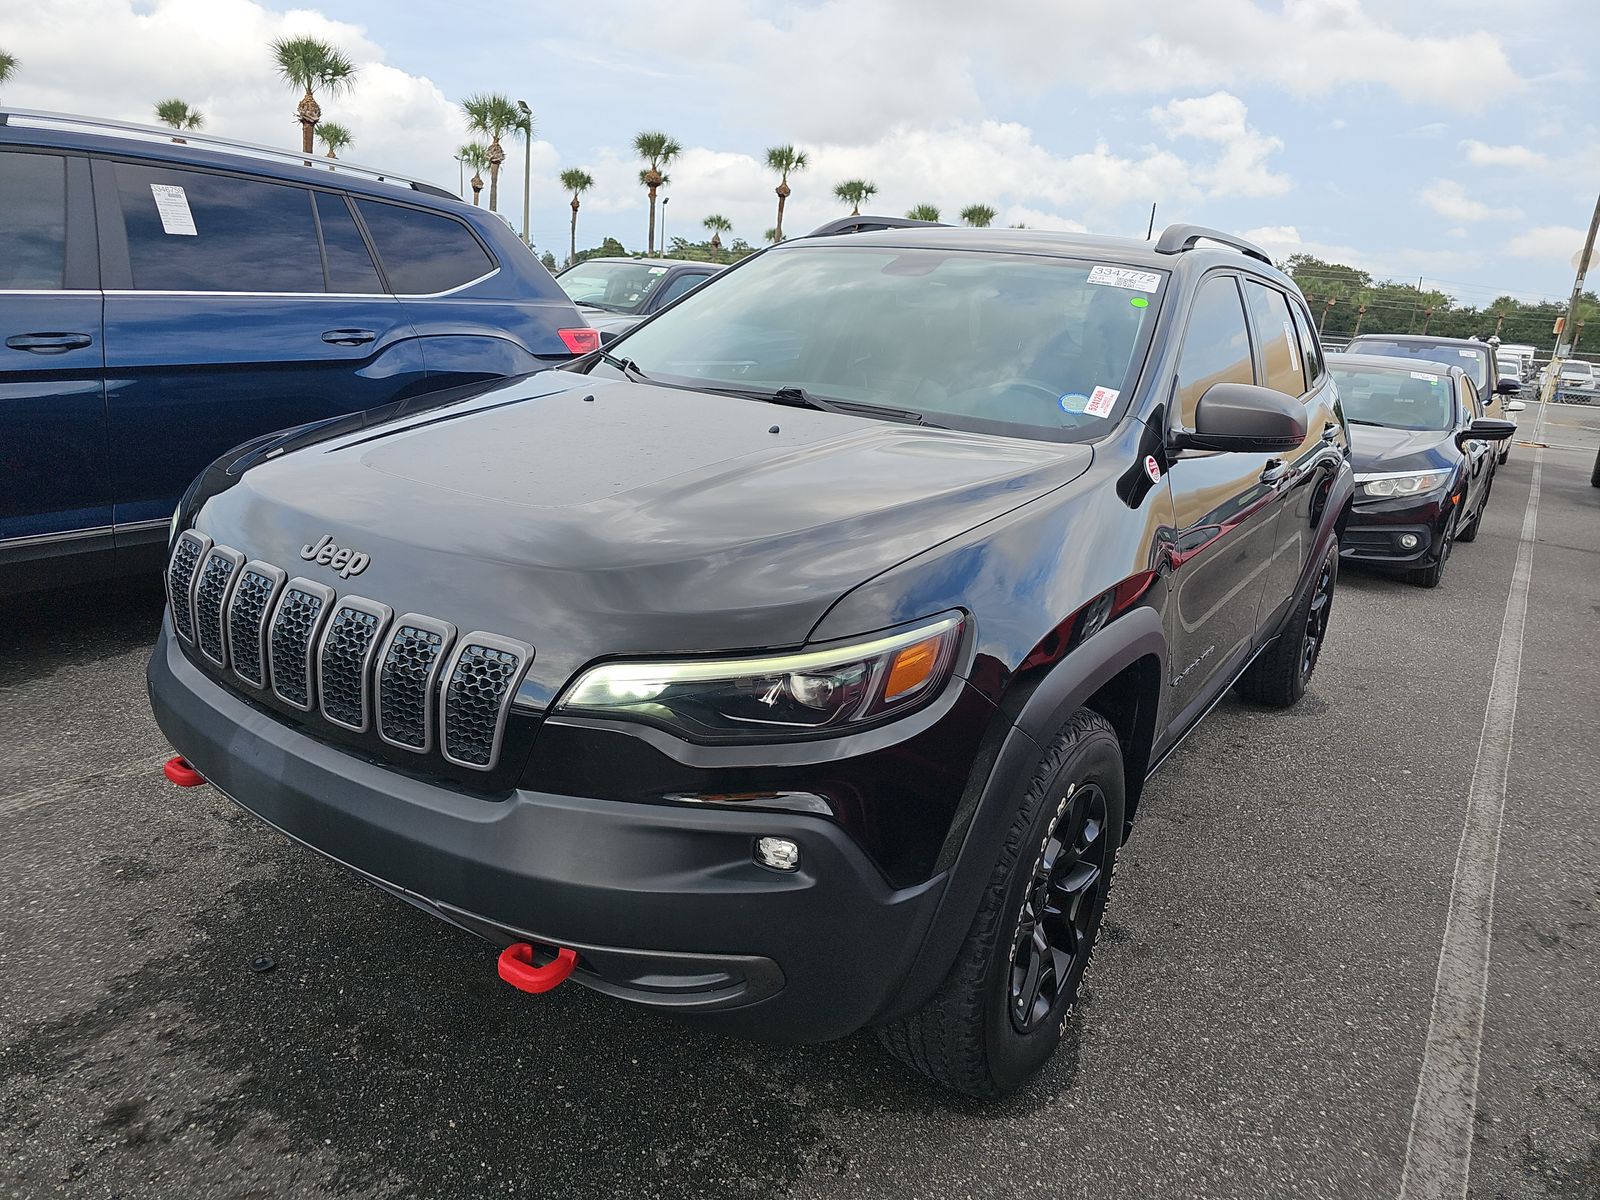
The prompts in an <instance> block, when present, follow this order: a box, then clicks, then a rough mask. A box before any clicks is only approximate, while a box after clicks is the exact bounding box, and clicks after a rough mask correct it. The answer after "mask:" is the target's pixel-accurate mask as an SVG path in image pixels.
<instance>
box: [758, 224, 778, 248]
mask: <svg viewBox="0 0 1600 1200" xmlns="http://www.w3.org/2000/svg"><path fill="white" fill-rule="evenodd" d="M761 236H762V238H763V239H765V241H766V242H767V244H768V245H774V246H775V245H777V243H778V231H777V230H776V229H771V228H769V229H768V230H767V231H766V232H765V233H763V234H762V235H761Z"/></svg>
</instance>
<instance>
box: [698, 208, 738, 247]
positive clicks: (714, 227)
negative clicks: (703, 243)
mask: <svg viewBox="0 0 1600 1200" xmlns="http://www.w3.org/2000/svg"><path fill="white" fill-rule="evenodd" d="M700 224H702V225H704V226H705V227H706V228H707V229H709V230H710V231H711V253H713V254H721V253H722V235H723V234H725V233H732V232H733V222H732V221H730V220H728V218H727V217H724V216H722V215H721V214H720V213H712V214H711V215H710V216H709V217H707V218H706V219H705V220H704V221H701V222H700Z"/></svg>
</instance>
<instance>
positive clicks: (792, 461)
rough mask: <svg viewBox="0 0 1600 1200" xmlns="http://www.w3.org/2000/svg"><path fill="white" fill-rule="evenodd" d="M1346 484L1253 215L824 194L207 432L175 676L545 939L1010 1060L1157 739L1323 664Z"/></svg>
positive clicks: (279, 786)
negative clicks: (655, 310)
mask: <svg viewBox="0 0 1600 1200" xmlns="http://www.w3.org/2000/svg"><path fill="white" fill-rule="evenodd" d="M1352 491H1353V482H1352V474H1351V469H1350V466H1349V463H1348V437H1347V430H1346V427H1345V423H1344V419H1343V417H1342V416H1341V414H1340V410H1339V407H1338V402H1337V398H1336V392H1335V389H1334V386H1333V384H1332V382H1331V380H1330V378H1329V375H1328V373H1327V370H1326V368H1325V366H1324V363H1323V359H1322V353H1321V351H1320V349H1319V347H1318V344H1317V340H1316V337H1315V335H1314V334H1313V332H1312V325H1311V322H1310V320H1309V319H1308V317H1307V314H1306V311H1305V308H1304V304H1303V302H1302V299H1301V297H1300V295H1299V293H1298V292H1297V291H1296V290H1295V286H1294V284H1293V283H1292V282H1291V281H1290V280H1289V279H1287V278H1285V277H1284V276H1283V275H1282V274H1280V273H1279V272H1277V271H1276V270H1274V269H1273V268H1272V266H1271V265H1270V264H1269V263H1268V261H1267V259H1266V256H1265V255H1263V254H1262V253H1261V252H1260V251H1259V250H1256V249H1255V248H1254V247H1252V246H1250V245H1248V244H1246V243H1241V242H1236V241H1234V240H1232V239H1230V238H1227V237H1226V236H1225V235H1222V234H1218V233H1215V232H1212V231H1208V230H1202V229H1198V228H1195V227H1190V226H1183V227H1174V228H1172V229H1169V230H1167V231H1166V232H1165V233H1164V234H1163V235H1162V237H1161V238H1160V239H1159V240H1158V241H1157V243H1156V244H1155V245H1154V246H1151V245H1150V244H1148V243H1141V242H1133V241H1125V240H1120V239H1109V238H1094V237H1081V236H1069V235H1062V234H1054V233H1042V232H1017V231H1012V230H980V229H944V228H931V227H930V228H916V229H897V230H884V231H878V232H869V233H857V234H851V235H846V236H840V237H833V238H815V239H812V238H807V239H800V240H796V241H793V242H789V243H785V244H783V245H780V246H775V247H773V248H771V249H770V250H767V251H764V252H763V253H761V254H758V255H755V256H753V257H751V258H750V259H747V260H746V261H745V262H743V263H741V264H740V265H738V266H737V267H734V268H732V269H730V270H728V271H726V272H724V273H723V274H722V275H721V276H719V277H718V278H717V279H716V280H715V281H713V282H711V283H709V284H707V285H706V286H705V287H703V288H701V289H700V290H698V291H696V292H694V293H692V294H690V295H688V296H686V297H684V298H683V299H682V300H681V301H680V302H679V303H678V304H676V305H675V306H673V307H672V308H671V309H670V310H668V311H666V312H663V313H662V314H660V315H659V316H657V317H655V318H654V319H653V320H651V321H650V322H648V323H647V324H645V325H642V326H640V327H639V328H638V329H636V330H634V331H633V332H631V333H629V334H626V335H624V336H623V337H622V338H621V339H619V340H618V341H617V342H615V343H614V344H613V345H612V346H611V347H610V348H609V349H608V350H606V351H603V352H601V353H599V354H596V355H593V356H591V357H590V358H589V359H586V360H582V361H580V363H579V364H578V365H577V367H576V368H575V369H565V370H551V371H546V372H542V373H539V374H536V375H532V376H528V377H525V378H521V379H517V380H511V381H500V382H496V383H487V384H482V385H476V386H475V388H474V390H473V391H472V392H470V393H469V394H465V395H463V396H462V397H461V398H460V399H458V400H456V401H454V402H453V403H451V404H448V405H446V406H443V407H439V408H435V409H433V410H431V411H429V412H427V413H423V414H413V415H407V416H401V417H398V418H396V419H393V420H391V421H389V422H387V423H380V424H376V425H374V424H373V423H372V422H370V421H368V422H366V423H365V424H363V423H362V421H361V420H360V419H359V418H352V420H351V423H350V424H349V426H348V428H346V429H344V430H342V431H341V430H340V429H338V428H334V427H326V426H324V427H319V428H317V429H314V430H309V431H307V432H304V433H302V434H300V435H293V434H290V435H284V436H280V437H277V438H272V439H267V440H262V441H258V442H255V443H250V444H247V445H246V446H244V447H241V448H240V449H239V450H238V451H236V452H234V453H233V454H231V455H230V456H228V457H227V458H225V459H224V460H222V461H219V462H218V463H217V464H215V465H214V466H212V467H211V468H210V469H208V471H207V472H206V473H205V474H204V475H203V476H202V477H201V478H200V479H199V480H197V481H196V483H195V485H194V487H193V488H192V489H191V491H190V493H189V495H188V496H187V497H186V499H185V501H184V503H183V505H182V506H181V508H180V510H179V512H178V514H177V516H176V517H175V526H174V539H173V544H172V554H171V560H170V566H169V572H168V579H169V585H170V589H171V606H170V610H169V615H168V619H167V621H166V622H165V626H164V629H163V631H162V634H161V637H160V641H159V643H158V644H157V646H156V648H155V652H154V655H153V657H152V659H151V663H150V672H149V681H150V691H151V696H152V700H153V703H154V706H155V711H156V715H157V718H158V719H159V721H160V724H161V727H162V729H163V730H164V731H165V733H166V735H167V736H168V738H169V739H170V740H171V742H172V744H173V745H174V746H175V747H176V748H177V749H178V751H179V752H180V753H181V754H182V755H183V756H184V757H185V758H186V759H187V760H188V764H189V765H191V766H192V769H193V770H194V771H198V772H199V773H200V774H201V775H203V777H204V778H205V779H207V780H209V781H210V782H212V783H213V784H215V785H216V786H217V787H218V788H220V789H221V790H222V791H223V792H225V793H226V794H227V795H229V796H231V797H232V798H233V799H234V800H236V801H237V802H238V803H239V804H241V805H243V806H244V807H245V808H247V809H249V810H250V811H251V812H253V813H255V814H257V815H258V816H259V817H261V818H262V819H264V820H265V821H267V822H269V823H271V824H272V825H274V826H276V827H278V828H279V829H281V830H283V831H285V832H287V833H288V834H290V835H291V836H293V837H295V838H297V839H299V840H301V841H303V842H305V843H307V844H308V845H310V846H311V847H313V848H314V849H317V850H319V851H321V852H323V853H324V854H327V855H329V856H330V857H332V858H334V859H336V860H337V861H339V862H341V863H344V864H346V865H347V866H349V867H352V868H354V869H355V870H357V871H359V872H360V873H362V874H363V875H365V876H366V877H368V878H369V879H370V880H372V881H373V882H374V883H377V884H378V885H380V886H382V887H384V888H387V889H389V890H390V891H392V892H393V893H395V894H396V895H398V896H400V897H402V898H404V899H406V900H408V901H410V902H411V903H413V904H417V905H419V906H421V907H423V908H424V909H426V910H428V911H430V912H433V913H435V914H437V915H439V916H441V917H443V918H445V919H447V920H450V921H453V922H455V923H457V924H459V925H461V926H464V927H465V928H467V929H470V930H473V931H475V932H477V933H479V934H481V935H483V936H484V937H485V938H487V939H489V940H491V941H492V942H495V943H498V944H499V945H501V946H503V947H505V950H504V951H503V953H502V955H501V958H500V971H501V974H502V976H503V977H505V978H506V979H508V980H509V981H511V982H512V983H514V984H516V985H517V986H520V987H523V988H525V989H526V990H542V989H545V988H547V987H549V986H551V985H552V984H553V983H555V982H558V981H559V980H560V979H561V978H562V977H564V976H566V975H567V974H569V973H570V974H571V977H572V978H573V979H575V980H577V981H578V982H580V983H583V984H585V985H587V986H589V987H591V988H594V989H596V990H599V991H601V992H605V993H607V994H609V995H612V996H616V997H620V998H623V999H627V1000H631V1001H634V1002H637V1003H641V1004H646V1005H652V1006H655V1007H658V1008H660V1009H661V1010H663V1011H667V1012H671V1013H674V1014H678V1015H680V1016H682V1017H685V1018H698V1019H701V1020H704V1021H714V1022H715V1023H716V1024H717V1025H718V1026H720V1027H721V1028H723V1029H726V1030H730V1031H737V1032H739V1033H743V1034H748V1035H752V1036H759V1037H764V1038H771V1039H783V1040H806V1041H812V1040H822V1039H828V1038H835V1037H839V1036H841V1035H843V1034H846V1033H849V1032H851V1031H852V1030H856V1029H859V1028H861V1027H863V1026H866V1025H871V1026H874V1027H876V1028H877V1029H878V1030H879V1031H880V1032H881V1035H882V1038H883V1041H884V1043H885V1044H886V1045H887V1046H888V1047H889V1049H890V1050H891V1051H892V1052H893V1053H894V1054H895V1055H897V1056H898V1057H900V1058H902V1059H903V1060H905V1061H906V1062H907V1063H909V1064H910V1065H912V1066H913V1067H915V1068H916V1069H918V1070H920V1071H922V1072H924V1073H926V1074H927V1075H929V1076H931V1077H932V1078H934V1079H936V1080H938V1081H939V1082H941V1083H943V1084H946V1085H948V1086H950V1087H952V1088H956V1089H959V1090H961V1091H964V1092H967V1093H971V1094H974V1095H979V1096H995V1095H999V1094H1002V1093H1004V1092H1006V1091H1009V1090H1011V1089H1013V1088H1015V1087H1017V1086H1018V1085H1019V1084H1020V1083H1021V1082H1022V1081H1023V1080H1025V1079H1026V1078H1027V1077H1028V1075H1029V1074H1030V1073H1031V1072H1033V1071H1034V1070H1035V1069H1037V1068H1038V1067H1039V1066H1040V1065H1041V1064H1042V1063H1043V1062H1044V1061H1045V1059H1046V1058H1047V1057H1048V1056H1049V1054H1050V1053H1051V1051H1052V1050H1053V1049H1054V1047H1055V1045H1056V1043H1057V1040H1058V1038H1059V1036H1060V1034H1059V1031H1060V1026H1061V1022H1062V1018H1063V1014H1064V1013H1065V1012H1066V1011H1067V1009H1068V1007H1069V1006H1070V1005H1071V1004H1072V1002H1073V998H1074V995H1075V993H1076V991H1077V988H1078V985H1079V982H1080V980H1081V979H1082V976H1083V972H1084V969H1085V967H1086V965H1087V963H1088V959H1089V954H1090V951H1091V949H1092V947H1093V945H1094V940H1095V935H1096V932H1097V929H1098V927H1099V924H1100V919H1101V914H1102V913H1103V911H1104V907H1105V902H1106V894H1107V890H1108V888H1109V887H1110V883H1111V875H1112V869H1113V865H1114V863H1115V860H1116V856H1117V852H1118V849H1119V847H1120V846H1121V844H1122V842H1123V840H1124V838H1125V836H1126V835H1127V832H1128V830H1129V827H1130V825H1131V823H1132V821H1133V817H1134V813H1135V810H1136V808H1137V805H1138V802H1139V796H1140V793H1141V791H1142V789H1143V787H1144V782H1145V779H1146V778H1147V777H1148V776H1149V774H1150V772H1151V771H1152V770H1153V769H1154V768H1155V766H1156V765H1157V764H1158V763H1159V762H1160V761H1161V760H1162V759H1163V758H1164V757H1165V756H1166V755H1167V754H1169V753H1170V752H1171V751H1172V749H1173V747H1174V746H1176V745H1177V743H1178V742H1179V740H1180V739H1181V738H1182V737H1183V736H1184V734H1186V733H1187V732H1188V731H1189V729H1190V728H1191V727H1192V726H1193V725H1194V724H1195V722H1196V721H1198V720H1199V718H1200V717H1201V716H1202V715H1203V714H1204V713H1205V712H1206V710H1207V709H1208V708H1210V707H1211V706H1212V705H1213V704H1214V703H1215V702H1216V701H1217V699H1218V698H1219V697H1220V696H1221V695H1222V694H1223V693H1224V692H1225V691H1226V690H1227V689H1228V688H1229V687H1230V686H1231V685H1234V684H1237V685H1238V686H1239V688H1240V690H1241V691H1242V692H1243V693H1244V694H1245V695H1246V696H1247V697H1248V698H1250V699H1253V700H1255V701H1257V702H1261V703H1265V704H1269V705H1287V704H1291V703H1293V702H1294V701H1295V700H1296V699H1297V698H1298V697H1299V696H1300V695H1301V693H1302V692H1303V691H1304V689H1305V687H1306V682H1307V680H1308V679H1309V678H1310V676H1311V673H1312V671H1313V669H1314V668H1315V666H1316V663H1317V656H1318V652H1319V650H1320V648H1321V646H1322V644H1323V640H1324V638H1325V637H1326V634H1327V630H1328V614H1329V607H1330V602H1331V599H1332V593H1333V586H1334V578H1335V573H1336V571H1337V567H1338V561H1339V557H1338V556H1339V547H1338V537H1337V531H1338V528H1339V525H1340V522H1341V521H1342V519H1343V515H1344V513H1345V511H1346V507H1347V504H1348V502H1349V500H1350V498H1351V495H1352ZM171 766H172V773H174V774H176V775H177V776H178V777H179V778H180V779H183V778H187V779H189V780H190V781H193V780H194V779H195V777H194V776H192V775H189V774H188V773H187V772H186V771H185V766H184V764H182V763H180V762H178V761H177V760H175V761H174V763H173V764H171Z"/></svg>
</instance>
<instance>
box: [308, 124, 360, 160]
mask: <svg viewBox="0 0 1600 1200" xmlns="http://www.w3.org/2000/svg"><path fill="white" fill-rule="evenodd" d="M316 133H317V141H319V142H321V143H322V144H323V145H324V146H325V147H327V150H328V157H329V158H338V157H339V156H338V155H337V154H336V153H334V152H335V151H336V150H343V149H344V148H345V147H346V146H348V145H349V144H350V142H351V140H352V139H351V137H350V131H349V130H348V129H346V128H345V127H344V126H343V125H338V124H335V123H334V122H333V121H318V122H317V129H316Z"/></svg>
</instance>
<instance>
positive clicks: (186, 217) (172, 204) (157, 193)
mask: <svg viewBox="0 0 1600 1200" xmlns="http://www.w3.org/2000/svg"><path fill="white" fill-rule="evenodd" d="M150 194H151V195H152V196H154V197H155V201H156V213H157V214H158V215H159V216H160V217H161V228H162V230H163V231H164V232H166V233H169V234H176V235H178V236H180V237H194V236H195V235H196V234H197V233H199V230H197V229H196V228H195V227H194V214H193V213H192V212H190V211H189V197H187V196H185V195H184V194H183V189H182V188H181V187H179V186H178V185H177V184H174V183H152V184H151V185H150Z"/></svg>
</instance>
